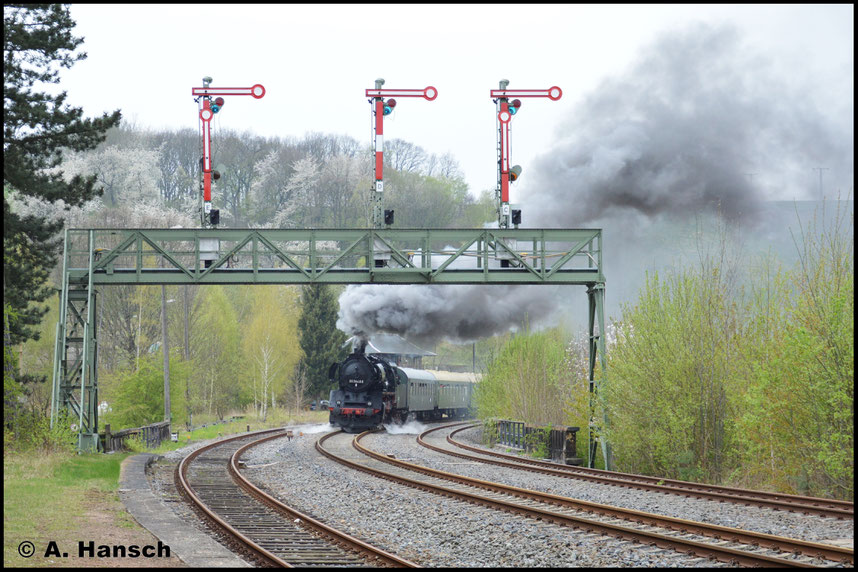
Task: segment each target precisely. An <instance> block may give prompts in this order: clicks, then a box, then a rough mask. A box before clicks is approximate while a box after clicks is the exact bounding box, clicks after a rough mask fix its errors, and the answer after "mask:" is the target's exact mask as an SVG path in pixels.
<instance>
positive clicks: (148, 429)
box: [99, 421, 170, 453]
mask: <svg viewBox="0 0 858 572" xmlns="http://www.w3.org/2000/svg"><path fill="white" fill-rule="evenodd" d="M137 437H139V438H140V441H141V442H143V443H145V444H146V447H147V448H149V449H154V448H155V447H157V446H158V445H160V444H161V442H162V441H168V440H169V439H170V422H169V421H161V422H160V423H153V424H152V425H146V426H145V427H135V428H133V429H123V430H122V431H117V432H116V433H112V432H111V431H110V424H109V423H108V424H107V425H105V426H104V433H103V434H99V439H100V440H101V446H102V450H103V451H104V452H105V453H110V452H112V451H122V450H124V449H126V448H127V447H126V444H125V441H126V440H127V439H134V438H137Z"/></svg>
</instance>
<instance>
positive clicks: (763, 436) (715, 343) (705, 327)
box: [477, 202, 854, 500]
mask: <svg viewBox="0 0 858 572" xmlns="http://www.w3.org/2000/svg"><path fill="white" fill-rule="evenodd" d="M840 204H841V206H839V207H837V212H836V213H834V215H833V216H832V215H831V213H829V216H828V219H826V220H825V221H824V222H823V216H822V215H819V219H818V220H817V219H816V218H814V219H813V220H811V221H802V220H798V224H797V225H796V227H795V229H796V230H794V231H793V238H794V244H795V248H796V251H797V255H798V257H797V258H798V261H797V263H796V264H795V265H794V266H791V267H785V266H784V265H783V264H782V263H781V262H780V260H779V259H778V258H777V257H775V256H774V255H771V254H767V255H761V256H758V257H757V258H756V259H753V262H752V263H751V264H748V263H747V262H745V263H743V264H739V262H738V261H739V260H741V258H740V256H739V255H740V254H741V253H740V252H739V251H738V249H736V248H733V247H731V246H730V245H729V243H728V241H727V240H726V239H725V237H726V236H727V233H726V232H725V231H724V229H723V228H722V229H720V230H721V232H720V235H719V236H720V238H719V239H717V240H716V241H715V242H717V244H715V245H714V246H711V245H706V244H703V243H701V244H700V245H698V246H699V247H698V251H699V256H698V257H699V260H697V261H696V262H695V263H693V264H687V265H685V266H678V267H676V268H675V269H673V270H671V271H668V272H661V273H659V272H653V273H651V274H648V275H647V277H646V281H645V284H644V286H643V288H642V289H641V290H640V292H639V294H638V297H637V300H636V301H634V302H632V303H629V304H626V305H625V306H624V307H623V314H622V319H621V320H619V321H615V322H614V323H612V324H611V325H610V326H609V327H608V328H607V330H608V331H607V332H606V337H607V340H608V351H607V377H606V379H605V380H604V383H602V389H601V391H600V394H599V396H598V399H597V400H596V410H595V411H594V418H595V419H598V420H602V419H604V418H605V417H606V418H607V420H608V423H607V424H606V425H603V426H602V427H601V430H602V431H603V436H604V437H605V438H607V439H608V441H609V442H610V443H611V446H612V448H613V455H614V462H615V465H616V469H617V470H620V471H627V472H636V473H643V474H650V475H654V476H661V477H665V478H675V479H684V480H694V481H702V482H710V483H720V484H730V485H736V486H743V487H748V488H758V489H765V490H773V491H781V492H785V493H793V494H803V495H811V496H822V497H833V498H840V499H847V500H852V499H853V495H854V485H853V475H854V427H853V425H854V417H853V413H854V408H853V397H854V265H853V248H854V237H853V219H852V216H853V215H852V211H851V204H852V203H851V202H846V203H840ZM843 204H846V205H848V206H845V207H844V206H842V205H843ZM822 214H824V213H822ZM565 339H568V338H567V337H566V334H564V333H563V332H562V331H560V330H556V329H555V330H548V331H542V332H524V333H521V334H519V335H516V336H515V337H514V338H513V339H511V340H510V341H509V342H508V343H507V344H506V346H504V347H503V348H502V349H501V350H500V351H499V352H498V353H497V354H496V355H495V356H493V359H492V360H491V361H490V363H489V364H488V366H487V371H486V374H485V376H484V378H483V381H482V383H481V384H480V387H479V390H478V392H477V407H478V413H479V416H480V418H481V419H488V418H491V417H498V418H508V419H516V420H525V421H527V422H529V423H533V424H554V425H578V426H580V427H581V429H582V433H580V434H579V435H581V436H583V435H584V434H585V433H584V431H585V430H586V427H587V422H586V412H587V403H588V396H587V369H586V363H587V362H586V351H585V348H586V345H585V344H584V341H583V340H579V341H577V342H573V343H564V340H565ZM599 375H601V372H600V369H599V368H598V367H597V376H599ZM578 441H579V455H580V456H581V457H583V458H585V459H586V445H585V443H586V439H580V438H579V440H578ZM599 460H600V459H599V458H597V464H598V462H599Z"/></svg>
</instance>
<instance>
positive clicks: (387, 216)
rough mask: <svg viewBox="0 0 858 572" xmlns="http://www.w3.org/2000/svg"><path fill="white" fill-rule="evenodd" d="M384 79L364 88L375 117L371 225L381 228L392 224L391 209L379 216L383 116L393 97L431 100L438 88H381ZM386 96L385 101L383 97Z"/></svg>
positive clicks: (393, 101)
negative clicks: (373, 87) (370, 87)
mask: <svg viewBox="0 0 858 572" xmlns="http://www.w3.org/2000/svg"><path fill="white" fill-rule="evenodd" d="M383 85H384V80H383V79H381V78H379V79H377V80H375V89H368V90H366V96H367V97H368V98H370V99H369V102H370V103H371V104H372V115H373V117H374V118H375V122H374V126H373V132H372V146H373V148H374V149H375V169H374V171H375V186H374V187H373V193H372V225H373V227H374V228H381V227H382V224H384V225H388V226H389V225H391V224H393V211H384V217H383V218H382V216H381V210H382V204H383V203H382V198H383V196H384V121H383V119H384V116H385V115H390V114H391V113H393V108H395V107H396V100H395V99H393V98H394V97H422V98H423V99H427V100H429V101H432V100H433V99H435V98H436V97H438V90H437V89H435V88H434V87H432V86H431V85H430V86H429V87H427V88H425V89H381V86H383ZM385 97H387V98H388V99H387V101H385V100H384V98H385Z"/></svg>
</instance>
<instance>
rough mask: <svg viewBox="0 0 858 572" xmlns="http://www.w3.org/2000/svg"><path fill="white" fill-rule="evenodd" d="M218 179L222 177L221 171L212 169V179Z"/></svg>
mask: <svg viewBox="0 0 858 572" xmlns="http://www.w3.org/2000/svg"><path fill="white" fill-rule="evenodd" d="M218 179H220V171H214V170H213V171H212V180H213V181H217V180H218Z"/></svg>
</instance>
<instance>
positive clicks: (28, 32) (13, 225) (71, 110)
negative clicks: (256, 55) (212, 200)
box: [3, 4, 121, 343]
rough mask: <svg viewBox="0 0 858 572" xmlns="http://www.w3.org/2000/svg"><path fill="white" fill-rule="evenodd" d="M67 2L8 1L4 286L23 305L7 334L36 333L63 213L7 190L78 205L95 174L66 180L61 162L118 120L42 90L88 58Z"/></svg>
mask: <svg viewBox="0 0 858 572" xmlns="http://www.w3.org/2000/svg"><path fill="white" fill-rule="evenodd" d="M74 26H75V22H74V20H72V19H71V16H70V14H69V8H68V6H67V5H61V4H31V5H27V4H6V5H4V7H3V111H4V118H3V254H4V257H3V276H4V281H3V294H4V296H3V297H4V299H5V300H6V302H7V303H8V304H9V306H10V307H11V308H12V309H13V310H16V311H17V313H18V320H16V322H15V324H14V325H12V326H11V331H10V333H9V334H10V335H9V337H8V340H7V341H9V342H11V343H17V342H21V341H24V340H26V339H30V338H33V339H35V338H37V337H38V335H39V334H38V330H37V328H36V326H38V324H39V323H40V321H41V319H42V317H43V316H44V314H45V313H46V311H47V310H46V309H45V308H43V307H38V306H35V307H31V303H35V304H38V303H41V302H44V301H45V300H46V299H47V297H48V296H50V295H51V294H52V290H51V288H50V287H49V286H48V285H47V284H46V283H45V281H46V278H47V276H48V273H49V271H50V269H51V268H53V266H54V264H55V263H56V260H57V255H58V253H57V246H58V239H57V238H55V235H56V234H57V232H58V231H59V230H60V229H61V228H62V222H61V221H53V222H49V221H47V220H45V219H42V218H39V217H36V216H19V215H18V214H16V213H15V212H13V210H12V209H11V208H10V207H9V203H8V202H7V200H6V197H7V193H9V192H15V193H18V194H20V195H24V196H30V197H37V198H39V199H42V200H45V201H48V202H52V203H53V202H58V201H60V200H62V201H64V204H65V205H66V206H67V207H69V206H79V205H81V204H83V203H84V202H86V201H88V200H90V199H91V198H93V197H95V196H97V195H98V194H99V193H100V191H99V190H97V189H96V187H95V185H96V178H95V176H89V177H84V176H82V175H77V176H75V177H73V178H71V180H69V181H66V179H65V178H64V177H63V173H62V172H61V170H59V169H57V167H58V166H59V165H60V163H61V162H62V158H63V153H64V152H65V151H69V150H70V151H83V150H87V149H93V148H95V147H96V146H97V145H98V144H99V143H101V142H102V141H103V140H104V138H105V133H106V131H107V130H108V129H109V128H111V127H113V126H115V125H118V124H119V121H120V118H121V114H120V112H119V110H116V111H114V112H113V113H112V114H110V115H108V114H107V113H105V114H104V115H103V116H102V117H101V118H98V119H83V118H82V115H83V110H82V109H81V108H78V107H69V106H68V105H66V103H65V100H66V96H67V94H66V92H65V91H63V92H61V93H60V94H59V95H50V94H49V93H46V92H42V91H38V90H37V84H43V83H59V68H70V67H71V66H72V65H74V63H75V62H77V61H79V60H82V59H84V58H86V53H77V54H75V53H74V51H75V50H76V49H77V47H78V46H79V45H80V44H81V43H82V42H83V38H76V37H74V36H73V35H72V28H73V27H74Z"/></svg>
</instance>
